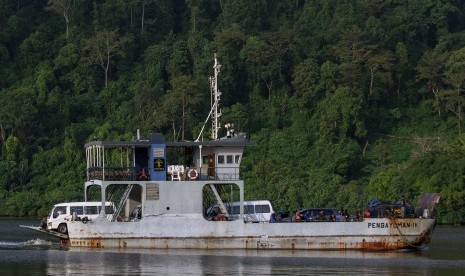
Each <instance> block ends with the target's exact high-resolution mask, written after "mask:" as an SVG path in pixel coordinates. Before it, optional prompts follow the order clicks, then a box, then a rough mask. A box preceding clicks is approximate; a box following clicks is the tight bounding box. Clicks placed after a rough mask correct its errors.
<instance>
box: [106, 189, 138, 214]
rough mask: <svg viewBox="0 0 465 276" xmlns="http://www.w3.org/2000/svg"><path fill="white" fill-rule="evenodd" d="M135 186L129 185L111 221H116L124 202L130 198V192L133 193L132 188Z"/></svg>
mask: <svg viewBox="0 0 465 276" xmlns="http://www.w3.org/2000/svg"><path fill="white" fill-rule="evenodd" d="M133 186H134V184H130V185H128V187H127V188H126V190H125V191H124V194H123V196H122V197H121V200H120V202H119V204H118V206H117V207H116V210H115V213H113V218H112V219H111V221H116V219H117V218H118V216H119V213H120V212H121V210H122V209H123V206H124V204H125V203H126V201H127V200H128V197H129V194H130V193H131V190H132V187H133Z"/></svg>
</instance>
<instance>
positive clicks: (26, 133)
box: [0, 0, 465, 224]
mask: <svg viewBox="0 0 465 276" xmlns="http://www.w3.org/2000/svg"><path fill="white" fill-rule="evenodd" d="M464 13H465V2H463V1H460V0H442V1H433V0H407V1H396V0H319V1H310V0H307V1H305V0H294V1H265V0H254V1H250V0H235V1H227V0H216V1H211V0H185V1H181V0H126V1H124V0H93V1H91V0H49V1H20V0H16V1H13V0H0V26H2V27H1V28H0V148H1V151H0V206H2V208H1V209H0V215H1V216H35V215H44V214H46V213H47V212H48V211H49V210H50V208H51V206H52V205H53V204H55V203H58V202H63V201H79V200H83V181H84V179H85V156H84V148H83V145H84V143H86V142H88V141H90V140H92V139H94V138H97V139H111V140H119V139H126V140H127V139H131V137H132V136H134V135H135V133H136V129H140V130H141V132H142V133H143V135H145V136H148V135H149V134H150V133H151V132H161V133H164V134H165V138H166V140H169V141H173V140H193V139H195V137H196V136H197V135H198V134H199V131H200V129H201V126H202V123H203V121H204V120H205V118H206V116H207V115H208V111H209V109H210V88H209V81H208V76H210V75H211V74H212V65H213V56H214V54H215V53H216V54H217V57H218V59H219V61H220V63H221V65H222V67H221V77H220V83H219V87H220V90H221V92H222V99H221V100H222V101H221V107H222V113H223V116H222V117H221V120H222V122H223V123H226V122H234V123H235V124H236V126H237V127H238V129H239V130H240V131H243V132H249V133H250V134H251V138H252V140H254V141H256V142H257V143H258V146H256V147H251V148H248V149H247V153H246V156H245V158H244V159H243V169H242V172H243V177H244V178H245V181H246V194H247V198H248V199H251V198H267V199H270V200H272V201H273V203H274V205H275V209H282V210H298V209H300V208H308V207H316V206H328V207H336V208H338V209H348V210H349V211H355V210H361V209H363V208H364V207H365V206H366V204H367V203H368V202H369V200H370V199H371V198H373V197H376V198H378V199H383V200H390V201H398V200H400V198H401V197H402V196H403V195H404V196H405V197H406V198H408V199H409V201H410V202H412V203H415V201H416V199H417V198H418V196H419V195H420V194H421V193H423V192H438V193H441V195H442V198H441V203H440V208H439V210H438V211H439V218H440V222H441V223H455V224H457V223H464V222H465V190H464V187H465V184H464V181H465V178H464V176H465V154H464V153H465V134H464V133H463V132H464V131H465V130H464V129H463V127H464V122H463V121H464V118H463V117H464V111H465V110H464V108H465V93H464V89H465V14H464Z"/></svg>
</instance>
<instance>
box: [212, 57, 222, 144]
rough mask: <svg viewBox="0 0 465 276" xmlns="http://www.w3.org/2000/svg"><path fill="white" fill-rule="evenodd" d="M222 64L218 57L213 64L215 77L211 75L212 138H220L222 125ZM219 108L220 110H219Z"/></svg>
mask: <svg viewBox="0 0 465 276" xmlns="http://www.w3.org/2000/svg"><path fill="white" fill-rule="evenodd" d="M220 67H221V64H220V63H219V62H218V60H217V59H216V54H215V64H214V65H213V77H210V89H211V105H212V112H211V118H212V139H213V140H217V139H218V130H219V129H220V128H221V127H220V122H219V118H220V117H221V110H219V105H220V96H221V92H220V91H219V90H218V75H219V74H220ZM218 110H219V111H218Z"/></svg>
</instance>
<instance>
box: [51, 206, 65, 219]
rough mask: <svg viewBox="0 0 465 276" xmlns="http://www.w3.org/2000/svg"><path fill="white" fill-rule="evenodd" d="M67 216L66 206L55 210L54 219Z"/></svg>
mask: <svg viewBox="0 0 465 276" xmlns="http://www.w3.org/2000/svg"><path fill="white" fill-rule="evenodd" d="M65 214H66V206H57V207H55V209H54V210H53V218H57V217H58V216H59V215H65Z"/></svg>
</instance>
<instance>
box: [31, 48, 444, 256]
mask: <svg viewBox="0 0 465 276" xmlns="http://www.w3.org/2000/svg"><path fill="white" fill-rule="evenodd" d="M214 62H215V63H214V66H213V69H214V76H213V77H211V78H210V82H211V93H212V103H211V110H210V114H209V115H208V118H211V124H212V127H211V129H212V133H211V139H209V140H203V139H202V136H203V130H204V128H202V132H201V134H200V135H199V136H198V138H197V139H196V140H194V141H174V142H172V141H166V140H165V139H164V137H163V135H162V134H159V133H154V134H151V135H150V137H149V139H142V138H141V137H140V134H139V133H137V135H136V137H135V138H134V139H132V140H131V141H92V142H89V143H87V144H86V145H85V150H86V162H87V176H86V181H85V183H84V197H85V201H95V200H96V198H97V200H98V201H101V202H102V205H101V206H102V207H103V206H105V203H106V202H113V203H114V205H115V209H114V210H113V211H112V214H106V213H105V208H100V212H101V213H100V215H99V216H98V217H96V218H92V219H85V220H81V219H79V216H77V215H73V216H70V219H68V220H66V222H65V223H66V227H62V228H60V229H66V231H63V232H62V233H60V232H58V231H53V230H52V231H51V230H48V229H42V228H40V227H29V228H32V229H35V230H39V231H42V232H45V233H48V234H51V235H54V236H57V237H58V238H59V239H60V240H61V242H62V244H64V245H67V246H71V247H97V248H152V249H167V248H177V249H187V248H193V249H292V250H294V249H306V250H309V249H331V250H339V249H360V250H395V249H403V248H415V247H418V246H421V245H423V244H427V243H428V242H429V241H430V239H431V235H432V233H433V229H434V227H435V225H436V219H435V218H434V216H432V214H433V213H434V212H433V211H434V205H435V204H436V203H437V201H438V200H439V195H436V194H433V195H432V194H429V195H427V196H426V197H424V198H423V199H422V200H421V201H420V202H422V205H420V206H417V209H416V212H415V214H416V215H415V214H413V215H406V214H405V213H401V214H395V215H394V214H393V215H391V216H387V217H370V218H368V217H367V218H360V219H358V220H353V221H352V220H349V221H344V222H343V221H327V220H324V221H314V222H297V221H289V222H279V221H277V220H274V219H273V220H270V221H269V222H268V221H266V222H263V221H261V222H251V221H249V220H247V219H246V217H247V214H246V212H245V209H244V199H245V196H244V185H245V184H244V181H243V180H242V179H241V177H240V164H241V161H242V158H243V152H244V149H245V148H246V147H247V146H254V145H256V144H255V143H254V142H253V141H251V140H250V138H249V136H248V135H247V134H245V133H238V132H237V131H236V130H235V129H234V126H233V125H232V124H226V125H225V126H224V127H225V129H226V136H225V137H222V138H220V137H218V136H219V129H220V124H219V117H220V116H221V112H220V109H219V100H220V95H221V93H220V92H219V90H218V87H217V80H218V75H219V72H220V64H219V63H218V61H217V59H216V56H215V60H214ZM208 118H207V120H206V121H205V124H206V123H207V121H208ZM205 124H204V127H205ZM231 202H234V204H235V205H238V206H239V215H237V213H236V215H235V216H232V215H231V214H229V212H228V203H231ZM212 206H215V207H216V208H219V210H220V212H218V213H217V214H215V216H212V215H211V212H209V211H208V210H211V209H212Z"/></svg>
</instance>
